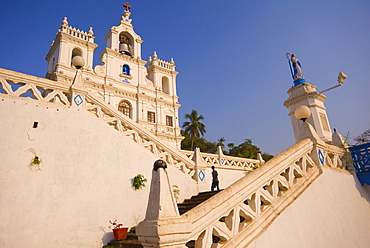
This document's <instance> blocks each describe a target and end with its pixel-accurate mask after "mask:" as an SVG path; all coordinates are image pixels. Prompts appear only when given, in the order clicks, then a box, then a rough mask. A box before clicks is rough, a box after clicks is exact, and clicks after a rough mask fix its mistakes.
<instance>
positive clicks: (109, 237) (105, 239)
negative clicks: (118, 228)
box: [101, 232, 114, 245]
mask: <svg viewBox="0 0 370 248" xmlns="http://www.w3.org/2000/svg"><path fill="white" fill-rule="evenodd" d="M113 239H114V236H113V232H106V233H104V236H103V238H102V239H101V240H102V242H103V245H107V244H108V243H109V242H110V241H112V240H113Z"/></svg>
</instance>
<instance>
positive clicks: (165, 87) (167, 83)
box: [162, 77, 170, 94]
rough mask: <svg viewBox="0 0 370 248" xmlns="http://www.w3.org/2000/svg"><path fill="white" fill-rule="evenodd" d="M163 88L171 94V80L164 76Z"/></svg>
mask: <svg viewBox="0 0 370 248" xmlns="http://www.w3.org/2000/svg"><path fill="white" fill-rule="evenodd" d="M162 90H163V92H164V93H166V94H170V82H169V80H168V78H167V77H162Z"/></svg>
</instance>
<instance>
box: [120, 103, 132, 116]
mask: <svg viewBox="0 0 370 248" xmlns="http://www.w3.org/2000/svg"><path fill="white" fill-rule="evenodd" d="M118 111H120V112H122V113H123V114H124V115H126V116H128V117H130V118H131V105H130V103H128V102H127V101H121V102H120V103H119V104H118Z"/></svg>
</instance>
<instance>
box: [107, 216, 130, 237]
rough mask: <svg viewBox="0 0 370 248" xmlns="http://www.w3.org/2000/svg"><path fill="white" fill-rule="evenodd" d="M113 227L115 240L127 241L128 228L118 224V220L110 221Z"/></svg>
mask: <svg viewBox="0 0 370 248" xmlns="http://www.w3.org/2000/svg"><path fill="white" fill-rule="evenodd" d="M109 223H111V224H112V225H113V227H114V228H113V229H112V230H113V235H114V239H115V240H120V239H126V237H127V232H128V227H123V224H118V223H117V220H115V221H109Z"/></svg>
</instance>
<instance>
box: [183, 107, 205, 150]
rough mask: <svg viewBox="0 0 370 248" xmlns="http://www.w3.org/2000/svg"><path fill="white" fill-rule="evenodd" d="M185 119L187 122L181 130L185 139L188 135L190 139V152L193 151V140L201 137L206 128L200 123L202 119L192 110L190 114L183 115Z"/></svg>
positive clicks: (201, 116)
mask: <svg viewBox="0 0 370 248" xmlns="http://www.w3.org/2000/svg"><path fill="white" fill-rule="evenodd" d="M185 118H186V119H188V120H189V121H185V122H184V123H183V125H182V128H184V133H185V138H186V135H188V136H189V138H190V139H191V150H193V148H194V142H195V140H196V139H199V138H200V137H202V136H203V135H204V134H205V132H206V126H205V125H204V123H202V122H201V121H202V120H204V117H203V115H199V114H198V111H196V110H194V109H193V110H192V111H191V113H190V114H186V115H185Z"/></svg>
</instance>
